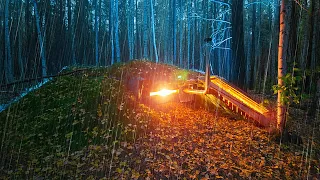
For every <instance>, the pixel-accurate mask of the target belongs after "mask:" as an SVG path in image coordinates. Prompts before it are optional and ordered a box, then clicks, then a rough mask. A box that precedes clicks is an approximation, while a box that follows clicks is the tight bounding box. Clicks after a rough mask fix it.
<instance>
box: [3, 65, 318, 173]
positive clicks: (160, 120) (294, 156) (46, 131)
mask: <svg viewBox="0 0 320 180" xmlns="http://www.w3.org/2000/svg"><path fill="white" fill-rule="evenodd" d="M73 70H75V68H69V69H67V70H66V72H68V71H73ZM138 75H139V76H140V77H143V78H145V79H146V80H148V79H149V80H150V81H153V80H155V81H159V82H161V81H169V80H170V81H171V80H176V79H175V77H176V76H177V75H179V76H180V79H179V80H176V81H175V82H177V84H179V83H181V82H180V81H183V80H186V79H187V78H189V77H190V76H195V75H196V73H191V72H188V71H185V70H180V69H177V68H175V67H172V66H168V65H162V64H158V65H156V64H154V63H151V62H144V61H133V62H130V63H127V64H121V65H120V64H118V65H114V66H112V67H109V68H98V69H97V68H88V69H87V70H85V71H79V72H77V73H75V74H70V75H68V76H61V77H57V78H54V79H53V80H52V81H51V82H49V83H48V84H46V85H44V86H43V87H42V88H40V89H38V90H36V91H34V92H31V93H30V94H28V95H27V96H25V97H24V98H23V99H22V100H20V101H19V102H17V103H15V104H13V105H12V106H10V107H9V108H8V109H7V110H6V111H4V112H2V113H0V121H1V122H0V137H1V151H0V152H1V153H0V160H1V161H0V179H6V178H10V179H14V178H15V179H148V178H149V179H184V178H186V179H219V178H220V179H226V178H229V179H249V178H254V179H262V178H264V179H306V178H307V177H313V178H320V176H319V175H320V172H319V168H320V167H319V166H320V165H319V163H320V162H319V158H320V153H319V152H320V151H319V149H320V148H319V139H320V138H319V137H320V135H319V130H318V131H317V132H314V131H312V130H311V131H310V129H308V131H309V132H308V133H307V134H304V136H302V137H303V140H304V144H303V145H301V146H297V145H294V144H290V143H286V144H283V143H281V144H280V143H278V142H275V141H274V140H272V135H270V134H269V133H268V132H267V131H265V130H264V129H262V128H259V127H257V126H255V125H254V124H252V123H251V122H247V121H246V120H242V119H241V118H239V117H237V116H234V115H232V114H230V113H226V112H225V110H224V109H223V107H222V106H213V105H211V104H210V102H211V101H208V99H207V98H203V99H200V100H199V99H198V100H197V101H196V102H197V103H203V104H205V105H200V106H198V105H195V104H189V103H178V102H177V101H172V102H167V103H156V102H155V100H152V99H151V100H150V99H142V100H140V101H139V100H138V99H137V97H136V96H135V92H132V91H129V90H128V86H129V85H128V82H129V79H130V78H131V77H134V76H138ZM177 84H172V85H171V86H175V85H177ZM211 100H213V101H214V98H213V99H212V97H211ZM197 103H196V104H197ZM209 107H210V109H208V108H209ZM300 113H301V112H300ZM292 119H294V118H292ZM294 120H296V121H298V120H297V119H294ZM294 120H292V121H294ZM302 124H303V123H302ZM305 127H306V128H307V125H306V126H305ZM308 127H309V126H308ZM311 129H312V128H311ZM303 130H305V129H303ZM305 131H306V130H305ZM312 132H314V133H312ZM311 135H312V136H311Z"/></svg>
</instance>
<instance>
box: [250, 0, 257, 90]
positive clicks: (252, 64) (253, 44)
mask: <svg viewBox="0 0 320 180" xmlns="http://www.w3.org/2000/svg"><path fill="white" fill-rule="evenodd" d="M252 2H254V1H252ZM256 12H257V9H256V4H255V3H254V4H253V5H252V23H251V32H252V36H251V38H252V39H251V61H250V70H249V71H250V80H249V82H250V83H249V86H250V87H249V88H250V89H254V84H255V81H254V80H255V76H254V68H255V64H256V62H255V61H256V54H255V53H256Z"/></svg>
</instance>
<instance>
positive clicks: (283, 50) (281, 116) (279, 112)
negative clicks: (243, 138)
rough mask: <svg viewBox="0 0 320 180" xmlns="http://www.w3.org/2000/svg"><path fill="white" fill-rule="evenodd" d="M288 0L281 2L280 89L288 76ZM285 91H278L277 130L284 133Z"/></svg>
mask: <svg viewBox="0 0 320 180" xmlns="http://www.w3.org/2000/svg"><path fill="white" fill-rule="evenodd" d="M286 1H287V0H282V1H281V10H280V32H279V49H278V87H282V86H283V85H284V83H283V80H282V77H284V76H285V74H286V68H287V64H286V43H287V39H286V36H287V34H286V23H285V18H286V4H287V2H286ZM282 94H283V90H282V89H281V88H280V89H279V90H278V100H277V129H278V130H280V132H283V130H284V126H285V121H286V107H285V104H284V102H283V98H282V96H283V95H282Z"/></svg>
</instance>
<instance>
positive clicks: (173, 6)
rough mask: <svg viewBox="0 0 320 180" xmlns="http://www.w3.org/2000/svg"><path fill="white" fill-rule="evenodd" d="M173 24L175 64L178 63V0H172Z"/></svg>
mask: <svg viewBox="0 0 320 180" xmlns="http://www.w3.org/2000/svg"><path fill="white" fill-rule="evenodd" d="M172 11H173V12H172V19H173V22H172V25H173V34H172V35H173V64H176V63H177V7H176V0H172Z"/></svg>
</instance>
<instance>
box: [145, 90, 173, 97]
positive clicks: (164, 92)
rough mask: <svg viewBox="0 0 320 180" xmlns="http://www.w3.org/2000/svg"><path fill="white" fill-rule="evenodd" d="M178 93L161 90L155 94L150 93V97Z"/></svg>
mask: <svg viewBox="0 0 320 180" xmlns="http://www.w3.org/2000/svg"><path fill="white" fill-rule="evenodd" d="M175 93H178V90H168V89H162V90H160V91H157V92H150V96H162V97H165V96H168V95H170V94H175Z"/></svg>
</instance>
